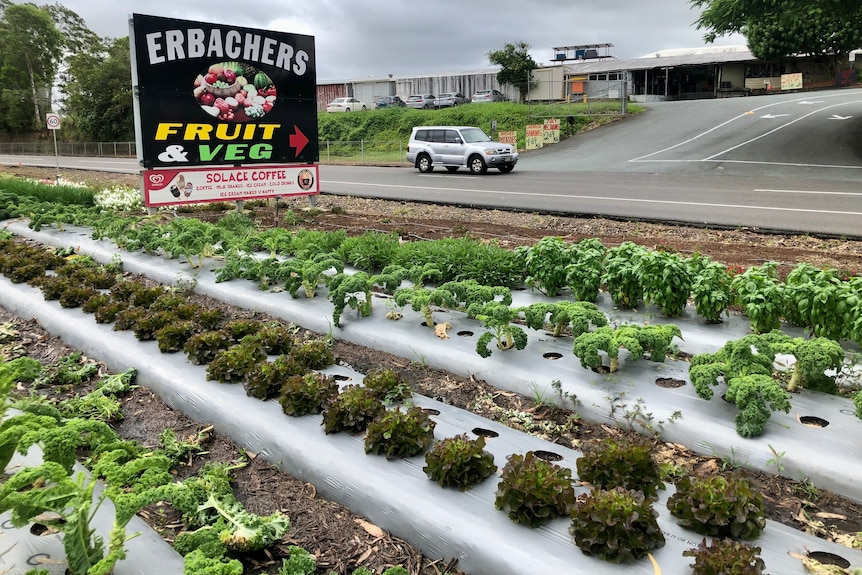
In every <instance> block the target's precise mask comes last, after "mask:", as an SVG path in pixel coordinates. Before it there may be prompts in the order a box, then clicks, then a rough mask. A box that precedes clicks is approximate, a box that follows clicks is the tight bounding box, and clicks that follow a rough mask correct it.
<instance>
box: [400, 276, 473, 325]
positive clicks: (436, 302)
mask: <svg viewBox="0 0 862 575" xmlns="http://www.w3.org/2000/svg"><path fill="white" fill-rule="evenodd" d="M393 299H394V300H395V304H396V305H397V306H399V307H402V308H403V307H404V306H406V305H408V304H409V305H410V307H411V308H412V309H413V311H418V312H420V313H421V314H422V317H423V318H425V325H426V326H428V327H431V328H433V327H434V326H435V325H436V322H435V321H434V316H433V315H432V310H431V306H438V307H443V308H449V309H454V308H455V307H456V306H457V304H456V302H455V298H454V297H453V295H452V292H450V291H448V290H444V289H440V288H435V289H431V288H426V287H424V286H412V287H403V288H399V289H397V290H396V291H395V294H394V295H393Z"/></svg>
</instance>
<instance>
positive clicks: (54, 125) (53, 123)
mask: <svg viewBox="0 0 862 575" xmlns="http://www.w3.org/2000/svg"><path fill="white" fill-rule="evenodd" d="M45 119H46V120H47V122H48V129H49V130H59V129H60V114H46V115H45Z"/></svg>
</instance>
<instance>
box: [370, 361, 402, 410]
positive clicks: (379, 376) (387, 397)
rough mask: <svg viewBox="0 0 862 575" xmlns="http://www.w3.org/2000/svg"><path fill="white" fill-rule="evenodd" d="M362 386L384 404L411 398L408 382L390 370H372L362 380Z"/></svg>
mask: <svg viewBox="0 0 862 575" xmlns="http://www.w3.org/2000/svg"><path fill="white" fill-rule="evenodd" d="M362 385H364V386H365V387H367V388H368V389H370V390H372V391H373V392H374V394H375V395H376V396H377V397H378V399H380V400H381V401H383V402H384V403H396V402H399V401H403V400H405V399H409V398H410V397H412V396H413V391H412V390H411V389H410V384H409V383H408V381H407V380H406V379H405V378H404V377H403V376H401V375H400V374H398V373H397V372H396V371H395V370H392V369H383V368H378V369H373V370H371V371H369V372H368V373H366V374H365V377H363V378H362Z"/></svg>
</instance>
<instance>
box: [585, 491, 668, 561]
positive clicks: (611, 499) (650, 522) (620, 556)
mask: <svg viewBox="0 0 862 575" xmlns="http://www.w3.org/2000/svg"><path fill="white" fill-rule="evenodd" d="M569 533H570V534H571V535H572V539H573V540H574V542H575V545H577V546H578V548H580V550H581V551H583V552H584V553H586V554H587V555H595V556H597V557H599V558H601V559H604V560H605V561H610V562H611V563H623V562H626V561H632V560H635V559H642V558H644V557H646V555H647V553H649V552H651V551H652V550H653V549H657V548H659V547H663V546H664V543H665V541H664V535H662V532H661V529H660V528H659V526H658V513H657V512H656V511H655V509H653V507H652V500H651V499H648V498H647V497H646V496H645V495H644V494H643V493H642V492H640V491H635V490H627V489H624V488H622V487H617V488H616V489H609V490H601V489H599V490H595V491H592V492H591V493H589V494H588V495H586V496H584V497H583V498H582V499H579V500H578V502H577V504H576V505H575V508H574V509H573V511H572V523H571V525H570V526H569Z"/></svg>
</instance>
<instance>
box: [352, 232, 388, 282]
mask: <svg viewBox="0 0 862 575" xmlns="http://www.w3.org/2000/svg"><path fill="white" fill-rule="evenodd" d="M399 246H400V238H399V236H398V234H397V233H394V232H367V233H364V234H360V235H357V236H350V237H347V238H345V240H344V241H343V242H341V245H340V246H338V250H337V253H338V255H339V257H340V258H341V259H342V260H343V261H345V262H347V263H349V264H351V265H353V267H355V268H356V269H358V270H363V271H366V272H368V273H372V272H374V271H376V270H379V269H382V268H384V267H386V265H388V264H389V263H391V262H392V261H393V260H394V258H395V252H397V251H398V248H399Z"/></svg>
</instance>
